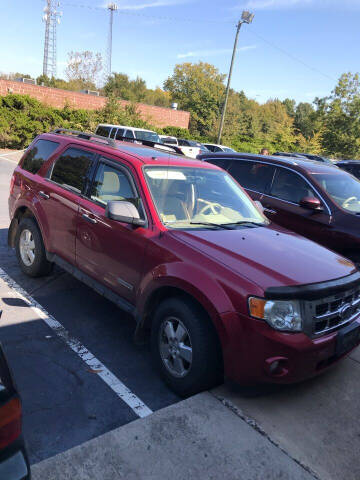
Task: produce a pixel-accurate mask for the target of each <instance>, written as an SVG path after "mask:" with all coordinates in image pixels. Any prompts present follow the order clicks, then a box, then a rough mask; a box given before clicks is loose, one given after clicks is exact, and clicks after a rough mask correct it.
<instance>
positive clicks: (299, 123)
mask: <svg viewBox="0 0 360 480" xmlns="http://www.w3.org/2000/svg"><path fill="white" fill-rule="evenodd" d="M294 126H295V128H296V129H297V130H298V131H299V132H300V133H301V134H302V135H303V136H304V137H305V138H308V139H309V138H310V137H312V136H313V134H314V132H315V130H316V115H315V109H314V107H313V106H312V105H311V104H310V103H307V102H302V103H299V104H298V106H297V107H296V112H295V117H294Z"/></svg>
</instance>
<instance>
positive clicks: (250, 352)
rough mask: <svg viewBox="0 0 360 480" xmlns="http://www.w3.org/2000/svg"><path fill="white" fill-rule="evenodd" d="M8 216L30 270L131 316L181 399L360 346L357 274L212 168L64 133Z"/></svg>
mask: <svg viewBox="0 0 360 480" xmlns="http://www.w3.org/2000/svg"><path fill="white" fill-rule="evenodd" d="M9 206H10V217H11V225H10V228H9V244H10V245H11V246H12V247H15V248H16V253H17V257H18V261H19V264H20V267H21V268H22V270H23V271H24V272H25V273H27V274H28V275H31V276H38V275H44V274H47V273H49V272H50V270H51V267H52V265H53V263H56V264H58V265H60V266H61V267H62V268H63V269H65V270H66V271H68V272H70V273H72V274H73V275H75V276H76V277H77V278H78V279H81V280H82V281H84V282H85V283H86V284H88V285H90V286H91V287H93V288H94V289H95V290H96V291H98V292H99V293H101V294H102V295H104V296H105V297H107V298H108V299H110V300H112V301H114V302H115V303H116V304H117V305H119V307H121V308H123V309H124V310H126V311H127V312H130V313H131V314H133V316H134V317H135V320H136V324H137V327H136V333H137V336H138V337H139V336H143V334H144V333H146V332H150V331H151V343H152V351H153V355H154V359H155V362H156V364H157V366H158V368H159V370H160V372H161V374H162V376H163V377H164V379H165V380H166V381H167V383H168V384H169V385H170V386H171V387H172V388H173V389H174V390H175V391H176V392H178V393H179V394H181V395H189V394H192V393H195V392H198V391H200V390H203V389H205V388H209V387H210V386H213V385H214V384H216V383H217V382H220V381H221V380H222V378H223V376H224V375H225V377H227V378H229V379H231V380H233V381H236V382H241V383H243V384H251V383H256V382H279V383H290V382H295V381H299V380H302V379H305V378H307V377H311V376H314V375H316V374H318V373H319V372H321V371H323V370H324V369H326V368H327V367H328V366H330V365H331V364H333V363H335V362H336V361H337V360H338V359H340V358H341V357H343V356H344V355H345V354H347V353H349V352H350V351H351V350H352V349H353V348H354V347H355V346H357V345H358V344H359V342H360V325H359V323H360V273H359V272H357V270H356V268H355V267H354V265H353V264H352V263H351V262H350V261H349V260H346V259H344V258H342V257H341V256H339V255H337V254H335V253H333V252H330V251H328V250H326V249H325V248H324V247H321V246H319V245H316V244H315V243H313V242H311V241H309V240H307V239H305V238H302V237H299V236H297V235H295V234H293V233H290V232H287V231H286V230H285V229H283V228H281V227H278V226H275V225H273V224H270V222H269V220H267V219H266V217H265V216H264V215H263V214H262V212H261V211H260V210H259V209H258V207H257V206H256V204H255V203H254V202H253V201H252V200H251V199H250V197H249V196H248V195H247V194H246V193H245V191H244V190H243V189H242V188H241V187H240V186H239V185H238V184H237V183H236V182H235V181H234V180H233V179H232V177H231V176H230V175H228V174H227V173H226V172H224V171H223V170H221V169H220V168H218V167H216V166H214V165H211V164H208V163H204V162H199V161H196V160H190V159H187V158H184V157H182V156H180V155H175V154H169V153H168V152H164V150H160V149H157V148H149V147H145V146H143V145H139V144H133V143H126V142H117V141H116V140H111V139H104V138H103V137H96V136H94V135H92V134H79V133H78V132H68V131H63V130H58V131H55V132H53V133H50V134H44V135H40V136H39V137H37V138H36V139H35V140H34V142H33V143H32V144H31V145H30V147H29V148H28V149H27V151H26V152H25V153H24V156H23V158H22V159H21V160H20V163H19V165H18V167H17V168H16V169H15V172H14V176H13V179H12V182H11V189H10V198H9Z"/></svg>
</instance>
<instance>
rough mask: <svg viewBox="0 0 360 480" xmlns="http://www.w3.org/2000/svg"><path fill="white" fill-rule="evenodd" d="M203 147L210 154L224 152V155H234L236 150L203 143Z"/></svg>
mask: <svg viewBox="0 0 360 480" xmlns="http://www.w3.org/2000/svg"><path fill="white" fill-rule="evenodd" d="M204 147H206V148H207V149H208V150H210V152H225V153H234V152H236V150H234V149H233V148H230V147H226V146H225V145H218V144H216V143H204Z"/></svg>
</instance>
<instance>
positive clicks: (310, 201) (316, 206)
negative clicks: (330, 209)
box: [300, 197, 323, 212]
mask: <svg viewBox="0 0 360 480" xmlns="http://www.w3.org/2000/svg"><path fill="white" fill-rule="evenodd" d="M300 207H303V208H307V209H308V210H316V211H318V212H321V211H322V210H323V207H322V205H321V202H320V200H319V199H318V198H315V197H304V198H302V199H301V200H300Z"/></svg>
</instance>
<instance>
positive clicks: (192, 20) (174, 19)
mask: <svg viewBox="0 0 360 480" xmlns="http://www.w3.org/2000/svg"><path fill="white" fill-rule="evenodd" d="M62 5H64V6H68V7H75V8H86V9H89V10H103V11H104V10H106V8H107V7H97V6H92V5H83V4H74V3H67V2H62ZM116 13H118V14H119V15H129V16H134V17H141V18H149V19H156V20H164V21H167V22H176V23H179V22H186V23H187V22H189V23H196V24H199V22H201V23H203V24H219V23H223V24H230V23H231V24H234V25H235V24H236V21H234V20H219V19H201V20H199V19H198V18H186V17H168V16H165V17H164V16H159V15H147V14H144V13H139V12H135V11H129V10H122V9H121V7H118V9H117V10H116ZM250 34H252V35H254V36H255V37H257V38H258V39H259V40H261V41H262V42H264V43H266V44H267V45H269V46H270V47H272V48H273V49H275V50H278V51H279V52H281V53H282V54H283V55H286V56H287V57H288V58H290V59H291V60H293V61H294V62H297V63H299V64H301V65H302V66H303V67H306V68H307V69H309V70H311V71H313V72H315V73H317V74H319V75H322V76H323V77H325V78H327V79H328V80H331V81H332V82H336V79H335V78H333V77H331V76H330V75H328V74H327V73H324V72H322V71H321V70H319V69H318V68H316V67H313V66H311V65H309V64H308V63H306V62H304V61H303V60H301V59H300V58H298V57H296V56H295V55H293V54H292V53H291V52H288V51H287V50H285V49H284V48H282V47H279V46H278V45H276V44H274V43H273V42H271V41H269V40H267V39H266V38H264V37H263V36H262V35H260V34H258V33H256V32H254V30H253V29H252V30H251V31H250Z"/></svg>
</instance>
